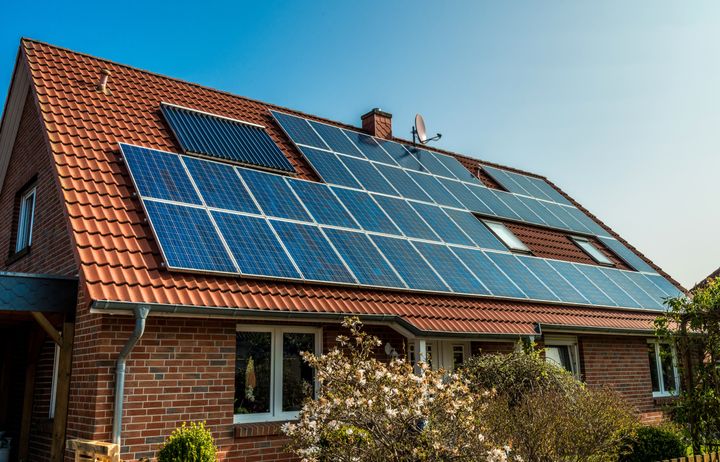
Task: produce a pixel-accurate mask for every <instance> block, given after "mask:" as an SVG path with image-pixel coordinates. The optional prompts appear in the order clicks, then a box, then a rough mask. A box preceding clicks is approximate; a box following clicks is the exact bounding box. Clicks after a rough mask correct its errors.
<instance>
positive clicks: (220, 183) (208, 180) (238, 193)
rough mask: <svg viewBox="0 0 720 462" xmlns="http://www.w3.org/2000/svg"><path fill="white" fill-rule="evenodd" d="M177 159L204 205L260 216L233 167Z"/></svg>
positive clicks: (195, 159) (185, 158)
mask: <svg viewBox="0 0 720 462" xmlns="http://www.w3.org/2000/svg"><path fill="white" fill-rule="evenodd" d="M181 160H182V162H183V164H184V165H185V167H186V168H187V172H188V173H189V176H190V178H191V182H192V183H194V185H195V187H196V189H197V191H198V192H199V193H200V196H201V197H202V201H203V203H204V204H205V205H207V206H208V207H213V208H220V209H225V210H233V211H238V212H245V213H254V214H260V209H259V208H258V206H257V204H256V203H255V200H254V199H253V197H252V195H250V192H249V191H248V189H247V188H246V187H245V183H244V182H243V181H242V179H241V178H240V176H239V175H238V173H237V170H235V167H233V166H232V165H229V164H223V163H220V162H213V161H209V160H201V159H197V158H194V157H187V156H186V157H184V158H181Z"/></svg>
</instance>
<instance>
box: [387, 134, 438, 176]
mask: <svg viewBox="0 0 720 462" xmlns="http://www.w3.org/2000/svg"><path fill="white" fill-rule="evenodd" d="M377 142H378V143H380V146H382V147H383V149H385V152H387V153H388V155H389V156H390V157H392V159H393V160H394V161H395V162H397V164H398V165H399V166H401V167H403V168H407V169H409V170H416V171H418V172H425V171H427V170H425V167H423V166H422V164H421V163H420V161H418V160H417V158H416V157H415V156H414V155H413V154H411V153H410V151H408V150H407V149H405V147H404V146H403V145H402V144H400V143H396V142H394V141H387V140H383V139H379V138H378V140H377Z"/></svg>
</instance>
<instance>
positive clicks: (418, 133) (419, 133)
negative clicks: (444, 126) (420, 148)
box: [412, 114, 442, 144]
mask: <svg viewBox="0 0 720 462" xmlns="http://www.w3.org/2000/svg"><path fill="white" fill-rule="evenodd" d="M412 136H413V143H414V144H417V143H418V141H419V142H420V144H428V143H429V142H431V141H437V140H439V139H440V138H442V134H440V133H438V134H437V135H435V136H433V137H432V138H428V136H427V130H426V129H425V120H424V119H423V117H422V116H421V115H420V114H416V115H415V125H414V126H413V128H412Z"/></svg>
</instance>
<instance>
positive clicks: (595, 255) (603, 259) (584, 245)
mask: <svg viewBox="0 0 720 462" xmlns="http://www.w3.org/2000/svg"><path fill="white" fill-rule="evenodd" d="M570 238H571V239H572V240H573V242H574V243H575V244H577V246H578V247H580V248H581V249H582V250H583V252H585V253H586V254H588V255H589V256H590V258H592V259H593V260H595V261H596V262H597V263H600V264H601V265H608V266H613V262H612V261H610V259H609V258H608V257H607V256H606V255H605V254H604V253H602V252H601V251H600V249H598V248H597V247H595V246H594V245H593V243H592V242H590V241H589V240H588V239H585V238H584V237H579V236H571V237H570Z"/></svg>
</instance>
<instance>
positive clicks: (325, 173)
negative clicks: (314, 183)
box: [300, 146, 362, 189]
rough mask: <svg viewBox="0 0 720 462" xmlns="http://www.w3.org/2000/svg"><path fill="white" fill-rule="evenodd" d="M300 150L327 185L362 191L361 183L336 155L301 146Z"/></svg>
mask: <svg viewBox="0 0 720 462" xmlns="http://www.w3.org/2000/svg"><path fill="white" fill-rule="evenodd" d="M300 150H301V151H302V153H303V155H304V156H305V158H306V159H307V160H308V161H309V162H310V165H312V168H313V170H315V171H316V172H317V174H318V175H320V178H322V180H323V181H324V182H325V183H329V184H339V185H341V186H347V187H349V188H358V189H362V186H361V185H360V183H358V182H357V180H356V179H355V177H354V176H353V175H352V173H350V170H348V169H347V167H345V164H343V163H342V162H341V161H340V159H339V158H338V156H336V155H335V154H333V153H331V152H326V151H319V150H317V149H313V148H307V147H305V146H301V147H300Z"/></svg>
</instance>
